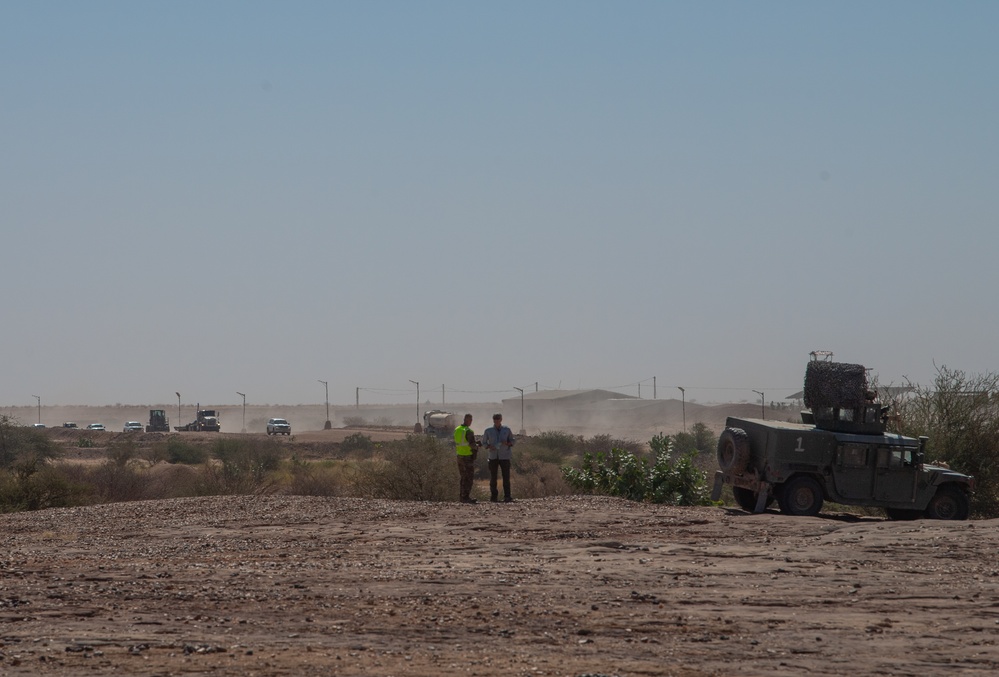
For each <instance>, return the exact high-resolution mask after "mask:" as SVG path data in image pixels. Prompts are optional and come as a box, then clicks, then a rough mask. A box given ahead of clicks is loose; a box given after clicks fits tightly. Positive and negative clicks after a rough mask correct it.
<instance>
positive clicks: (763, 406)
mask: <svg viewBox="0 0 999 677" xmlns="http://www.w3.org/2000/svg"><path fill="white" fill-rule="evenodd" d="M753 392H754V393H756V394H757V395H759V396H760V418H762V419H763V420H766V418H767V410H766V402H767V398H766V397H765V396H764V395H763V391H760V390H754V391H753Z"/></svg>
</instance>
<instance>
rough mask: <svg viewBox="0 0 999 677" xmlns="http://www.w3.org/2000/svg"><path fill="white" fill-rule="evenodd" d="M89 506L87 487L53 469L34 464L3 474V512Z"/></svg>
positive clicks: (0, 478)
mask: <svg viewBox="0 0 999 677" xmlns="http://www.w3.org/2000/svg"><path fill="white" fill-rule="evenodd" d="M87 502H89V496H88V491H87V488H86V486H84V485H82V484H78V483H76V482H73V481H71V480H70V479H69V478H68V477H67V476H66V475H65V474H64V473H62V472H61V471H60V469H58V468H56V467H54V466H51V465H47V464H41V463H38V462H37V461H35V460H32V461H28V462H26V463H25V464H22V465H20V466H18V467H17V468H14V469H8V470H4V471H0V512H17V511H21V510H44V509H46V508H62V507H67V506H72V505H81V504H84V503H87Z"/></svg>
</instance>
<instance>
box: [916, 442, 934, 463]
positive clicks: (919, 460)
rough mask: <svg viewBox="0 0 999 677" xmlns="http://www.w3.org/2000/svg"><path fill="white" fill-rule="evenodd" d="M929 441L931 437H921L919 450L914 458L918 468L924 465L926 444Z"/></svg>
mask: <svg viewBox="0 0 999 677" xmlns="http://www.w3.org/2000/svg"><path fill="white" fill-rule="evenodd" d="M929 441H930V438H929V437H926V436H925V435H920V436H919V449H918V450H917V451H916V454H915V458H914V460H915V462H916V465H917V466H921V465H923V460H924V459H925V458H926V443H927V442H929Z"/></svg>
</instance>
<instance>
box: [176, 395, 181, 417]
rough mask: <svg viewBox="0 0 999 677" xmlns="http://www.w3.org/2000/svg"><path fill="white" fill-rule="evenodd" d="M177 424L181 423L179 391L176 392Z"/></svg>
mask: <svg viewBox="0 0 999 677" xmlns="http://www.w3.org/2000/svg"><path fill="white" fill-rule="evenodd" d="M177 425H181V423H180V393H177Z"/></svg>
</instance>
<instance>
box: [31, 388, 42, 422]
mask: <svg viewBox="0 0 999 677" xmlns="http://www.w3.org/2000/svg"><path fill="white" fill-rule="evenodd" d="M32 397H34V398H35V399H36V400H38V425H41V424H42V397H41V395H32Z"/></svg>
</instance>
